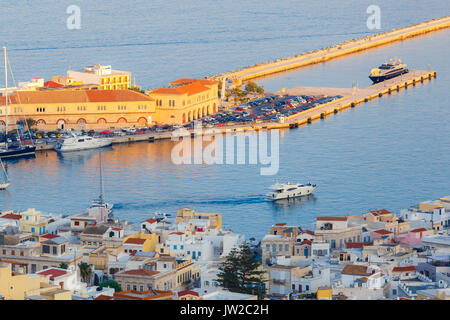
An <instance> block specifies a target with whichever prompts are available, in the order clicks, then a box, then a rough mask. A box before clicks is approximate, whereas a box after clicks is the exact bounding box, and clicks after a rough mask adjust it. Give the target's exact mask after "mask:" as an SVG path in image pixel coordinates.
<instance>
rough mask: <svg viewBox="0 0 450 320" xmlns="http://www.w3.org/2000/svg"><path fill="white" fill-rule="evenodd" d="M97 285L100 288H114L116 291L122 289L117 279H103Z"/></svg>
mask: <svg viewBox="0 0 450 320" xmlns="http://www.w3.org/2000/svg"><path fill="white" fill-rule="evenodd" d="M99 287H102V288H114V290H115V291H116V292H120V291H122V287H121V286H120V284H119V283H118V282H117V281H114V280H107V281H103V282H102V283H100V284H99Z"/></svg>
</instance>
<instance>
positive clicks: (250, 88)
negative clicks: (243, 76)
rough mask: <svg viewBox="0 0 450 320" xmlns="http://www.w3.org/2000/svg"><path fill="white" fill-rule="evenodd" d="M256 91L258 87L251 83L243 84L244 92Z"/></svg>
mask: <svg viewBox="0 0 450 320" xmlns="http://www.w3.org/2000/svg"><path fill="white" fill-rule="evenodd" d="M257 89H258V85H257V84H256V83H254V82H253V81H249V82H247V83H246V84H245V90H247V92H256V90H257Z"/></svg>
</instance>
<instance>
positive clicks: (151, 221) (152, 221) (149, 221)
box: [145, 218, 158, 223]
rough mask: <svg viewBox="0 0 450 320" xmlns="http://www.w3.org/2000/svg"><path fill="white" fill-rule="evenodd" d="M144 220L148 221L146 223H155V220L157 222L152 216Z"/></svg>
mask: <svg viewBox="0 0 450 320" xmlns="http://www.w3.org/2000/svg"><path fill="white" fill-rule="evenodd" d="M145 221H146V222H148V223H155V222H158V221H156V220H155V219H153V218H150V219H147V220H145Z"/></svg>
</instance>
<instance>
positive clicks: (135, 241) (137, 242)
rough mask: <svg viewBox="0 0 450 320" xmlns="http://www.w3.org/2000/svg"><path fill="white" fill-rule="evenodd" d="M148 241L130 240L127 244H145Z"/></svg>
mask: <svg viewBox="0 0 450 320" xmlns="http://www.w3.org/2000/svg"><path fill="white" fill-rule="evenodd" d="M145 241H147V239H139V238H129V239H127V240H126V241H125V243H129V244H144V243H145Z"/></svg>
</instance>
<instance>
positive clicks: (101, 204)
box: [89, 153, 114, 218]
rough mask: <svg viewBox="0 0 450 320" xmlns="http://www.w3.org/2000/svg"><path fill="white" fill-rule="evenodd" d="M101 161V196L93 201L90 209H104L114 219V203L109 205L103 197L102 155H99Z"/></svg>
mask: <svg viewBox="0 0 450 320" xmlns="http://www.w3.org/2000/svg"><path fill="white" fill-rule="evenodd" d="M99 161H100V166H99V167H100V196H99V197H98V199H94V200H92V201H91V206H90V207H89V209H94V208H104V209H105V210H106V212H107V213H108V218H112V217H113V214H112V211H113V207H114V205H113V204H112V203H108V202H106V201H105V199H104V197H103V173H102V171H103V166H102V154H101V153H99Z"/></svg>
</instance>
